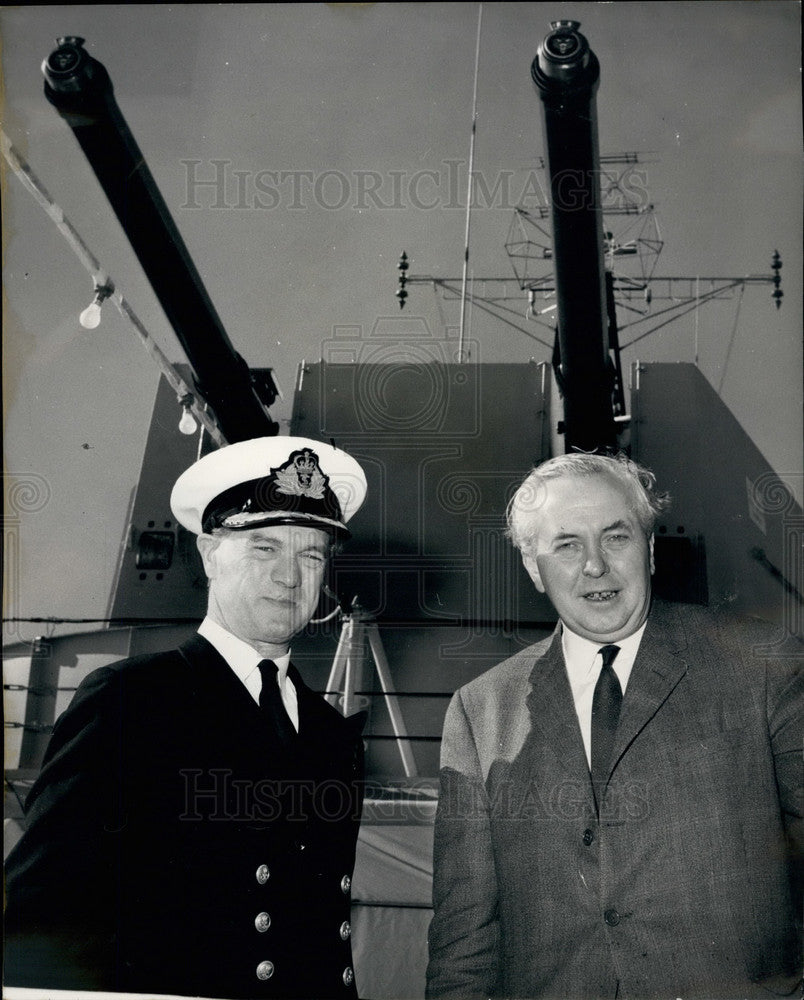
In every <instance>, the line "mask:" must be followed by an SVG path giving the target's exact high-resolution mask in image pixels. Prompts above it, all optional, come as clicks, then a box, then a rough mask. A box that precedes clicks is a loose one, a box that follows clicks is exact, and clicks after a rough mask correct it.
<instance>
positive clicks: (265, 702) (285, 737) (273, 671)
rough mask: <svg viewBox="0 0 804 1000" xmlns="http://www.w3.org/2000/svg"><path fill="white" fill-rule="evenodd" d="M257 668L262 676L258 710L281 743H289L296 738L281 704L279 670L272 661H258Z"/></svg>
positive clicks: (294, 730) (285, 710) (292, 726)
mask: <svg viewBox="0 0 804 1000" xmlns="http://www.w3.org/2000/svg"><path fill="white" fill-rule="evenodd" d="M258 667H259V669H260V675H261V676H262V690H261V691H260V708H261V709H262V711H263V714H264V715H265V717H266V719H267V720H268V721H269V722H270V723H271V724H272V726H273V728H274V730H275V732H276V733H277V734H278V735H279V738H280V740H281V741H282V742H283V743H290V742H292V741H293V740H294V739H295V738H296V736H297V733H296V729H295V727H294V725H293V723H292V722H291V721H290V716H289V715H288V713H287V709H286V708H285V706H284V703H283V702H282V692H281V691H280V690H279V685H278V684H277V680H276V678H277V674H278V673H279V668H278V667H277V665H276V664H275V663H274V661H273V660H260V662H259V664H258Z"/></svg>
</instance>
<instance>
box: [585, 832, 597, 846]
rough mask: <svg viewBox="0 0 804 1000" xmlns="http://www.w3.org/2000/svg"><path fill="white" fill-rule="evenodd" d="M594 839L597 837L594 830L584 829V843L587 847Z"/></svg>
mask: <svg viewBox="0 0 804 1000" xmlns="http://www.w3.org/2000/svg"><path fill="white" fill-rule="evenodd" d="M594 839H595V834H594V831H593V830H584V831H583V842H584V844H586V846H587V847H589V845H590V844H591V843H592V841H593V840H594Z"/></svg>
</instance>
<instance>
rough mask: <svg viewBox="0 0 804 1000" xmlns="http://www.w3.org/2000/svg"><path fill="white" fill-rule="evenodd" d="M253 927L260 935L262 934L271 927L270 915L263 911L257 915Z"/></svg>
mask: <svg viewBox="0 0 804 1000" xmlns="http://www.w3.org/2000/svg"><path fill="white" fill-rule="evenodd" d="M254 926H255V927H256V928H257V930H258V931H259V932H260V934H264V933H265V932H266V931H267V930H268V928H269V927H270V926H271V917H270V915H269V914H267V913H265V912H264V911H263V912H262V913H258V914H257V916H256V917H255V918H254Z"/></svg>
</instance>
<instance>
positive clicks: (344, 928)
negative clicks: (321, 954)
mask: <svg viewBox="0 0 804 1000" xmlns="http://www.w3.org/2000/svg"><path fill="white" fill-rule="evenodd" d="M339 933H340V935H341V940H342V941H348V939H349V935H350V934H351V933H352V925H351V924H350V923H349V921H348V920H344V922H343V923H342V924H341V928H340V931H339Z"/></svg>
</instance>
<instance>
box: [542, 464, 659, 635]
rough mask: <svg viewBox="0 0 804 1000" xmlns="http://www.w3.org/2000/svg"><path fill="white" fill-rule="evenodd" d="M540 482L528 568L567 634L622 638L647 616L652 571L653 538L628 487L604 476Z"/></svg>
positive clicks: (610, 477) (568, 477)
mask: <svg viewBox="0 0 804 1000" xmlns="http://www.w3.org/2000/svg"><path fill="white" fill-rule="evenodd" d="M544 487H545V499H544V503H543V504H541V505H540V507H539V510H538V511H537V512H536V513H535V515H534V516H535V517H536V518H537V521H536V528H537V538H536V541H535V544H534V547H533V548H532V549H531V550H530V551H529V552H524V553H523V556H522V558H523V562H524V563H525V568H526V569H527V571H528V573H529V574H530V577H531V579H532V580H533V582H534V584H535V585H536V588H537V589H538V590H540V591H541V592H542V593H546V594H547V596H548V597H549V598H550V600H551V601H552V602H553V605H554V607H555V609H556V611H557V612H558V614H559V617H560V618H561V620H562V621H563V622H564V624H565V625H566V626H567V628H569V629H570V630H571V631H573V632H575V633H576V634H578V635H580V636H583V638H585V639H590V640H591V641H592V642H600V643H609V642H617V641H618V640H620V639H624V638H626V637H627V636H629V635H631V634H632V633H634V632H636V630H637V629H638V628H639V627H640V626H641V625H642V623H643V622H644V621H645V619H646V618H647V616H648V608H649V606H650V578H651V574H652V573H653V537H652V536H651V537H650V539H648V538H646V536H645V532H644V531H643V530H642V528H641V526H640V524H639V521H638V520H637V517H636V514H635V512H634V508H633V501H632V498H631V496H630V494H629V491H628V490H627V489H626V488H625V487H624V486H622V485H621V484H620V483H619V482H618V481H617V480H616V479H614V478H613V477H612V476H609V475H607V474H605V473H604V474H600V475H593V476H567V477H565V478H561V479H552V480H548V481H547V482H546V483H545V484H544Z"/></svg>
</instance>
